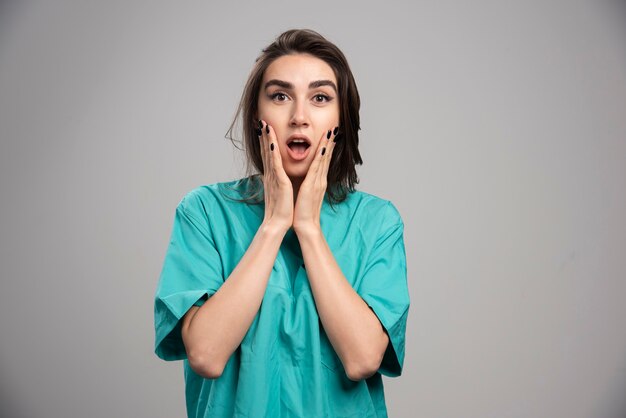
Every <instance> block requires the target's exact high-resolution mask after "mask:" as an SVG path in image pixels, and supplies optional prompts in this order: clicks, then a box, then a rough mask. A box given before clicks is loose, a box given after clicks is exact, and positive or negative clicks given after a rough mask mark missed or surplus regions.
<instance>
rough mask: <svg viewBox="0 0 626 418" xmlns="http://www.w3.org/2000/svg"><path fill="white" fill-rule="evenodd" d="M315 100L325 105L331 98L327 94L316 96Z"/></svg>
mask: <svg viewBox="0 0 626 418" xmlns="http://www.w3.org/2000/svg"><path fill="white" fill-rule="evenodd" d="M313 100H314V101H315V102H316V103H324V102H327V101H328V100H330V98H329V97H328V96H327V95H325V94H316V95H315V96H313Z"/></svg>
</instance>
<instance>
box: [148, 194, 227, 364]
mask: <svg viewBox="0 0 626 418" xmlns="http://www.w3.org/2000/svg"><path fill="white" fill-rule="evenodd" d="M198 199H199V198H198V197H197V196H193V195H191V194H188V195H187V196H185V197H184V198H183V199H182V200H181V202H180V203H179V205H178V207H177V208H176V213H175V216H174V226H173V228H172V233H171V238H170V242H169V246H168V249H167V252H166V255H165V261H164V263H163V269H162V270H161V275H160V278H159V284H158V286H157V291H156V294H155V300H154V327H155V353H156V354H157V356H159V357H160V358H162V359H163V360H181V359H184V358H186V357H187V354H186V351H185V347H184V345H183V342H182V335H181V326H182V320H181V319H182V317H183V316H184V315H185V313H187V311H188V310H189V308H191V306H194V305H195V306H200V305H201V304H202V303H203V302H204V301H205V300H207V298H208V297H209V296H211V295H213V294H214V293H215V292H216V291H217V290H218V289H219V288H220V286H221V285H222V283H223V282H224V277H223V269H222V263H221V259H220V255H219V253H218V251H217V250H216V247H215V242H214V240H213V237H212V234H211V231H210V228H209V225H208V221H207V219H206V215H203V213H204V212H203V209H202V208H203V206H202V203H201V202H199V201H198ZM201 219H204V222H203V221H202V220H201Z"/></svg>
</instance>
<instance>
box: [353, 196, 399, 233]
mask: <svg viewBox="0 0 626 418" xmlns="http://www.w3.org/2000/svg"><path fill="white" fill-rule="evenodd" d="M346 203H347V204H348V205H349V207H350V208H351V209H352V211H354V214H355V215H357V216H361V217H364V218H366V219H367V220H368V221H374V222H377V223H380V224H381V226H384V225H397V224H403V221H402V216H401V214H400V211H399V210H398V208H397V207H396V206H395V205H394V204H393V202H391V200H388V199H385V198H382V197H379V196H376V195H374V194H371V193H367V192H364V191H361V190H355V191H354V192H352V193H349V194H348V196H347V198H346Z"/></svg>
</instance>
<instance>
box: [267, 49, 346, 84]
mask: <svg viewBox="0 0 626 418" xmlns="http://www.w3.org/2000/svg"><path fill="white" fill-rule="evenodd" d="M263 80H264V82H265V81H268V80H282V81H287V82H289V83H291V84H294V85H295V86H298V85H303V86H308V84H309V83H310V82H311V81H317V80H331V81H333V82H335V83H336V82H337V80H336V78H335V73H334V71H333V69H332V68H331V67H330V65H328V64H327V63H326V62H325V61H324V60H322V59H320V58H317V57H314V56H313V55H309V54H292V55H283V56H282V57H279V58H276V59H275V60H274V61H273V62H272V63H271V64H270V65H269V66H268V67H267V69H266V70H265V74H263Z"/></svg>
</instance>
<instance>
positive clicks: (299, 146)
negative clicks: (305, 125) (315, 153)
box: [287, 138, 311, 155]
mask: <svg viewBox="0 0 626 418" xmlns="http://www.w3.org/2000/svg"><path fill="white" fill-rule="evenodd" d="M287 146H288V147H289V149H290V150H292V151H293V152H294V154H296V155H300V154H304V153H305V152H306V150H307V149H308V148H309V147H310V146H311V144H309V142H308V141H307V140H306V139H304V138H293V139H290V140H289V142H287Z"/></svg>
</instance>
